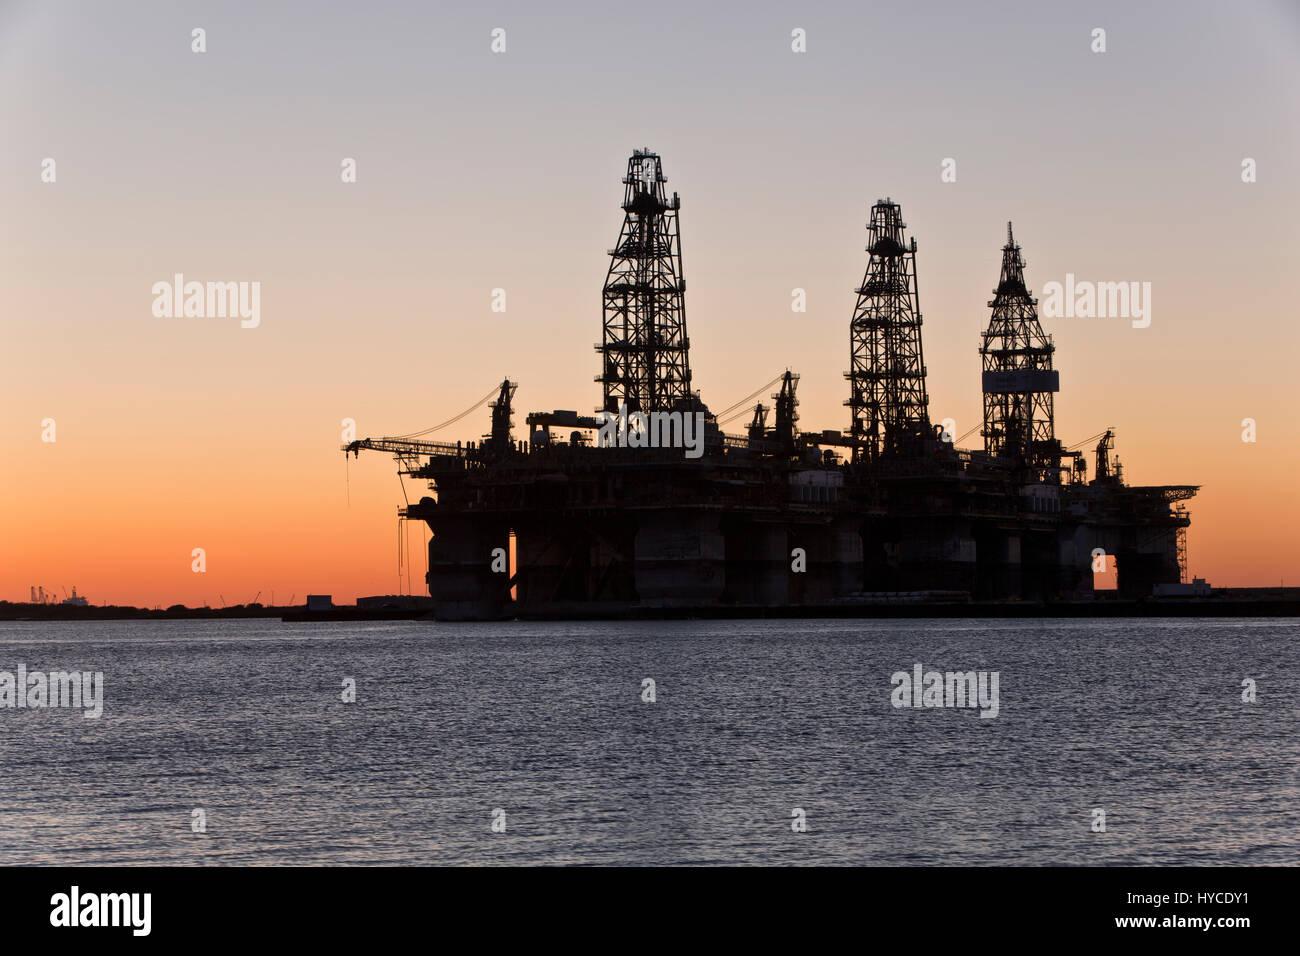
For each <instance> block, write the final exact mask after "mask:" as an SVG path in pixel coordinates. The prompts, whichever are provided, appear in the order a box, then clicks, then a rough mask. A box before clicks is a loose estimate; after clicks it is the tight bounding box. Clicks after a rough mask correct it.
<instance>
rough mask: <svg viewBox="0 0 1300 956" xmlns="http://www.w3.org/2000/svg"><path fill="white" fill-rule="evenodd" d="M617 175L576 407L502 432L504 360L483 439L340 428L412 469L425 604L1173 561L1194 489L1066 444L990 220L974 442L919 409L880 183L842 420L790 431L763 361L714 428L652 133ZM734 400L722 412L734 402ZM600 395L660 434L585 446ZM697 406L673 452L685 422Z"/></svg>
mask: <svg viewBox="0 0 1300 956" xmlns="http://www.w3.org/2000/svg"><path fill="white" fill-rule="evenodd" d="M623 182H624V192H623V204H622V208H623V212H624V219H623V227H622V230H621V232H620V234H619V241H618V246H617V247H615V248H614V249H613V250H612V251H611V253H610V255H611V260H610V267H609V272H608V275H607V278H606V281H605V286H604V292H603V332H604V334H603V341H602V343H601V345H600V346H598V349H599V351H600V353H601V363H602V370H601V374H600V376H599V377H598V378H597V381H599V382H601V383H602V384H603V396H602V404H601V406H600V408H599V409H598V410H597V412H596V413H595V414H593V415H580V414H578V412H576V411H566V410H557V411H550V412H532V413H530V414H529V415H528V416H527V424H528V430H529V431H528V436H527V439H526V440H524V441H516V439H515V438H514V435H513V433H512V431H511V427H512V420H511V414H512V404H513V398H514V394H515V384H514V383H513V382H511V381H510V380H509V379H506V380H505V381H503V382H502V383H501V386H500V388H499V389H498V391H497V395H496V400H495V401H494V402H492V405H491V407H492V428H491V432H490V434H488V435H487V436H485V437H484V439H483V441H481V442H478V443H474V442H470V443H468V444H465V445H462V444H461V443H459V442H457V443H455V444H450V443H445V442H441V443H440V442H431V441H426V440H423V435H424V434H425V433H427V432H428V431H432V429H427V430H426V432H425V433H416V434H415V435H408V436H403V437H398V438H379V439H364V440H361V441H355V442H352V443H350V444H349V445H347V446H345V448H344V450H345V451H346V452H351V453H353V454H356V453H358V452H359V451H361V450H362V449H371V450H378V451H385V452H389V453H391V454H393V455H394V456H395V457H396V458H397V460H398V462H399V468H400V469H401V471H402V472H403V473H405V474H407V475H411V476H414V477H416V478H419V479H421V480H424V481H427V482H428V484H429V488H430V490H431V491H432V492H433V494H431V495H429V496H426V497H424V498H422V499H421V500H420V501H419V502H418V503H417V504H412V505H409V506H408V507H406V508H405V509H403V510H402V514H403V515H404V517H406V518H409V519H411V520H419V521H424V522H426V523H427V524H428V526H429V528H430V529H431V530H432V532H433V538H432V540H431V542H430V544H429V572H428V583H429V593H430V595H431V596H432V598H433V601H434V607H435V613H436V615H437V616H438V617H440V618H443V619H466V618H469V619H495V618H502V617H509V616H513V615H521V616H608V617H615V616H620V615H626V614H637V613H645V612H647V611H650V612H655V613H669V611H668V609H676V612H678V613H690V612H694V611H700V612H705V611H707V610H708V609H711V608H712V609H719V608H731V609H732V610H733V611H734V612H738V613H746V612H747V611H746V609H749V610H750V611H752V612H753V613H763V612H764V610H765V609H775V608H785V609H790V608H800V607H802V608H808V609H814V608H815V609H818V611H819V612H826V611H827V609H830V608H851V607H855V606H857V607H861V606H864V605H871V604H874V603H878V602H882V601H890V602H897V601H919V602H924V601H935V602H939V601H942V602H952V601H967V602H969V601H977V602H983V601H1008V600H1018V601H1041V602H1060V601H1072V600H1087V599H1090V598H1091V597H1092V596H1093V572H1094V564H1093V562H1094V559H1095V558H1096V556H1097V555H1104V556H1105V558H1104V560H1105V561H1107V562H1114V563H1115V566H1116V567H1117V569H1118V581H1119V591H1120V594H1121V595H1122V596H1125V597H1129V598H1140V597H1145V596H1147V595H1150V594H1151V593H1152V591H1153V589H1154V588H1155V586H1156V585H1158V584H1169V583H1175V582H1178V581H1179V580H1180V579H1181V578H1182V577H1183V575H1184V572H1185V564H1186V542H1185V540H1184V537H1183V534H1184V532H1185V529H1186V528H1187V525H1188V523H1189V517H1188V514H1187V510H1186V507H1185V506H1184V505H1183V504H1182V502H1184V501H1185V500H1186V499H1188V498H1190V497H1192V496H1193V495H1194V494H1195V493H1196V490H1197V489H1196V487H1195V486H1190V485H1168V486H1156V487H1131V486H1128V485H1126V484H1124V481H1123V478H1122V474H1121V472H1120V469H1119V467H1118V463H1117V462H1116V461H1114V459H1113V456H1112V453H1113V450H1114V435H1113V432H1112V431H1110V430H1107V431H1106V432H1105V433H1104V434H1103V435H1098V436H1094V438H1100V439H1101V442H1100V444H1099V445H1098V446H1097V456H1096V476H1095V477H1094V478H1093V479H1092V480H1091V481H1089V480H1088V477H1087V471H1088V466H1087V459H1086V458H1085V457H1084V455H1083V453H1082V452H1080V451H1078V450H1075V447H1077V446H1072V447H1071V448H1065V447H1063V446H1062V445H1061V443H1060V442H1059V441H1058V440H1057V439H1056V436H1055V434H1054V421H1053V415H1054V409H1053V402H1054V396H1055V393H1056V392H1057V390H1058V388H1059V382H1058V377H1057V372H1056V371H1055V370H1054V369H1053V368H1052V358H1053V350H1054V346H1053V344H1052V341H1051V339H1050V337H1048V336H1046V335H1045V334H1044V333H1043V330H1042V327H1041V326H1040V324H1039V321H1038V315H1037V310H1036V303H1035V301H1034V299H1033V298H1032V297H1031V295H1030V293H1029V290H1028V289H1027V288H1026V285H1025V278H1024V260H1023V258H1022V257H1021V253H1020V247H1019V246H1018V245H1017V244H1016V243H1015V240H1014V239H1013V238H1012V235H1011V231H1010V226H1008V231H1007V243H1006V245H1005V246H1004V247H1003V256H1002V269H1001V275H1000V277H999V281H998V286H997V289H996V290H995V292H994V298H993V300H992V302H991V303H990V306H991V308H992V315H991V318H990V320H989V325H988V328H987V330H986V331H985V332H984V335H983V339H982V342H981V347H980V355H981V359H982V363H983V380H982V388H983V394H984V420H983V434H984V448H983V449H982V450H966V449H959V448H956V447H954V444H953V442H952V441H951V436H947V435H945V434H943V433H942V431H941V430H940V429H939V428H936V427H934V426H932V425H931V424H930V418H929V411H928V407H927V404H928V399H927V396H926V386H925V374H926V370H925V363H924V359H923V353H922V346H921V312H920V306H919V300H918V293H917V270H916V242H915V240H914V239H913V240H910V241H909V240H908V239H907V238H906V237H905V235H904V228H905V227H904V224H903V221H902V213H901V209H900V208H899V205H898V204H897V203H895V202H893V201H892V200H888V199H885V200H881V201H879V202H877V203H876V204H875V205H874V206H873V207H872V211H871V221H870V222H869V223H868V226H867V228H868V232H869V237H870V240H869V245H868V247H867V251H868V252H869V253H870V260H869V262H868V265H867V270H866V276H865V278H864V279H863V282H862V285H861V286H860V288H859V289H858V299H857V304H856V306H855V308H854V311H853V316H852V320H851V323H850V343H851V349H850V369H849V371H848V373H847V375H846V377H847V378H848V381H849V392H850V394H849V400H848V402H847V403H846V404H847V405H848V406H849V409H850V420H849V429H848V432H847V434H846V433H843V432H840V431H835V430H825V431H822V432H805V431H800V429H799V427H798V421H799V418H798V414H797V411H796V409H797V406H798V399H797V397H796V391H797V387H798V382H799V376H798V375H796V374H794V373H793V372H790V371H786V372H785V373H784V374H783V375H782V376H780V378H779V379H778V380H774V382H772V383H769V384H776V382H777V381H779V382H780V387H779V390H778V391H777V392H776V393H775V394H774V395H773V396H772V398H773V401H774V411H775V414H774V415H773V416H771V417H772V419H773V422H772V424H769V408H768V407H767V406H765V405H763V404H762V403H761V402H759V403H758V404H757V405H756V406H754V408H753V415H752V418H751V420H750V422H749V425H748V428H747V431H746V434H745V435H743V436H733V435H728V434H726V433H725V432H723V431H722V430H721V428H720V427H719V421H718V418H717V417H715V416H714V415H713V414H711V413H710V412H709V410H708V408H707V406H705V405H704V403H703V402H702V401H701V400H700V397H699V394H698V393H697V392H694V391H692V389H691V375H690V363H689V350H690V342H689V339H688V338H687V336H686V323H685V304H684V302H685V283H684V281H683V279H682V261H681V240H680V236H679V233H678V219H677V212H678V210H679V208H680V202H679V201H678V199H677V196H676V194H674V195H673V197H672V198H671V199H669V198H668V196H667V193H666V192H665V188H664V178H663V171H662V166H661V163H660V158H659V156H657V155H656V154H654V153H652V152H650V151H649V150H638V151H636V152H635V153H633V155H632V157H631V159H630V160H629V162H628V172H627V176H626V177H625V179H624V181H623ZM760 391H761V390H760ZM489 397H490V396H489ZM752 397H753V396H750V398H752ZM487 398H488V397H485V398H484V399H483V400H482V401H484V402H485V401H487ZM749 400H750V399H748V398H747V399H745V400H743V401H742V402H740V403H738V404H737V405H735V406H732V408H731V409H728V410H726V411H725V412H724V413H722V417H724V418H726V417H730V416H732V412H733V411H735V414H746V413H747V412H748V406H747V405H746V404H745V403H746V402H748V401H749ZM480 404H481V403H480ZM475 407H478V406H475ZM620 407H621V408H622V410H624V411H626V412H628V413H631V414H632V415H633V416H636V415H642V414H643V415H645V418H644V419H642V420H641V421H640V422H639V423H638V424H637V425H636V434H637V435H645V434H647V433H649V434H654V435H656V436H658V437H660V438H667V439H668V440H666V441H655V442H648V443H647V442H642V443H640V444H641V447H637V445H636V444H634V443H633V442H632V441H629V442H627V443H626V444H614V445H613V446H612V447H603V446H602V441H600V440H596V439H598V438H599V435H596V436H595V438H594V437H593V433H597V432H599V431H601V430H603V429H605V428H607V427H608V421H607V416H608V414H609V413H615V412H619V411H620ZM470 411H473V409H471V410H470ZM463 414H468V412H467V413H463ZM463 414H462V415H461V416H457V419H459V418H461V417H463ZM696 416H698V421H699V423H700V424H701V426H702V427H701V428H700V429H698V430H697V431H696V432H695V433H694V434H695V435H696V437H698V438H699V440H700V442H701V443H702V448H697V449H696V452H697V453H698V454H697V455H692V454H688V453H686V452H685V451H684V447H683V446H684V445H685V444H686V437H687V436H689V435H690V434H691V432H690V431H689V430H686V431H684V430H683V429H684V428H685V427H686V426H688V425H690V424H692V423H693V422H694V421H696V420H697V419H696ZM455 420H456V419H453V421H455ZM445 424H449V423H445ZM439 427H440V426H439ZM674 428H676V431H675V432H674ZM565 432H567V433H568V434H567V440H566V436H565ZM674 434H675V435H676V438H677V439H678V440H677V441H676V442H674V441H673V440H672V438H673V436H674ZM1091 440H1092V439H1086V440H1085V441H1084V442H1080V443H1078V445H1084V444H1086V443H1087V441H1091ZM604 444H605V445H608V444H609V443H608V442H605V443H604ZM506 555H509V562H508V566H507V562H506V561H505V560H504V556H506Z"/></svg>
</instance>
